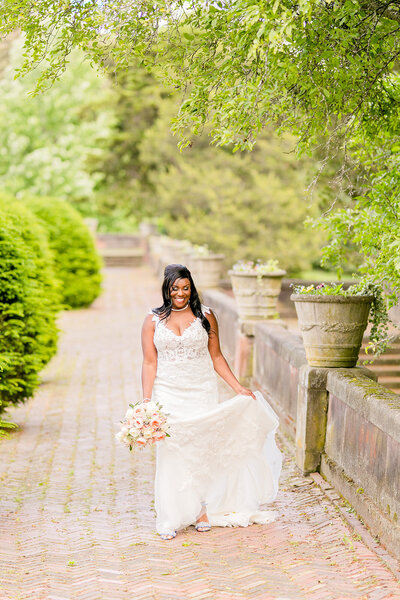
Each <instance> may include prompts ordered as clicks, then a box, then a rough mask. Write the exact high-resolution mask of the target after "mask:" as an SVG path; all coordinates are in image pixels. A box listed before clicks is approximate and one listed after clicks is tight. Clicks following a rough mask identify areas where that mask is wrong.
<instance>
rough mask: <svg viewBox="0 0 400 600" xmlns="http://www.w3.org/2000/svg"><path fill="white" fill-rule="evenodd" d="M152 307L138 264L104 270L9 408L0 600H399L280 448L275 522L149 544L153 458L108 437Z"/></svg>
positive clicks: (378, 554)
mask: <svg viewBox="0 0 400 600" xmlns="http://www.w3.org/2000/svg"><path fill="white" fill-rule="evenodd" d="M158 303H159V283H158V282H157V281H156V280H155V278H154V277H153V276H152V275H151V274H150V271H149V270H148V268H147V267H143V268H137V269H128V268H115V269H106V271H105V290H104V293H103V295H102V296H101V298H99V299H98V300H97V301H96V302H95V303H94V305H93V306H92V307H91V308H90V309H88V310H80V311H73V312H67V313H64V314H63V315H62V318H61V322H60V326H61V328H62V330H63V333H62V336H61V341H60V348H59V353H58V355H57V356H56V357H55V358H54V359H53V360H52V362H51V363H50V365H49V366H48V367H47V369H46V371H45V373H44V381H43V384H42V385H41V387H40V389H39V390H38V392H37V394H36V395H35V397H34V398H33V399H31V400H29V401H28V402H27V403H26V404H25V405H22V406H20V407H17V408H14V409H13V410H10V412H9V417H10V418H11V419H13V420H15V421H16V422H18V423H19V424H20V426H21V427H20V429H19V431H17V432H15V433H13V434H12V435H11V436H10V438H9V439H6V440H3V441H1V442H0V453H1V464H0V482H1V489H2V493H1V501H0V513H1V514H0V519H1V521H0V599H1V600H28V599H29V600H128V599H129V600H133V599H135V600H141V599H143V600H173V599H178V600H183V599H193V600H203V599H204V600H205V599H210V600H236V599H250V598H257V599H260V600H272V599H275V600H291V599H293V600H317V599H320V598H321V599H322V598H323V599H324V600H348V599H353V598H358V599H365V600H367V599H368V600H389V599H392V600H393V599H400V587H399V585H398V583H396V577H395V574H394V572H395V571H396V569H397V568H398V565H397V563H396V562H395V561H394V560H393V559H391V558H390V556H389V555H388V554H387V553H386V552H385V551H384V550H383V549H382V548H381V547H380V546H379V545H378V544H377V543H376V542H375V541H374V540H373V539H372V538H371V537H370V536H368V533H367V532H366V530H365V529H364V528H363V527H362V525H361V524H359V523H358V521H356V520H355V519H354V516H353V517H352V516H351V514H350V513H349V517H350V518H353V521H354V522H355V527H356V529H353V528H351V527H349V526H348V524H347V522H346V521H345V520H343V518H342V516H341V512H340V510H342V512H343V511H347V510H348V509H346V508H345V507H343V506H342V505H341V503H340V500H339V499H338V497H337V496H336V495H335V494H334V492H332V490H329V489H328V490H326V491H325V492H324V490H323V489H322V488H320V487H319V486H318V485H316V483H315V481H314V480H313V478H312V477H302V476H300V475H299V474H298V473H297V472H296V469H295V466H294V464H293V460H292V457H291V452H290V449H288V448H286V442H285V440H282V442H281V445H282V448H283V450H284V451H285V455H286V458H285V463H284V471H283V476H282V482H281V489H280V492H279V495H278V498H277V500H276V502H275V503H274V508H275V509H276V510H277V511H278V512H279V518H278V519H277V521H276V522H274V523H272V524H270V525H268V526H259V525H253V526H251V527H248V528H243V529H242V528H232V529H230V528H214V529H213V530H212V531H211V532H210V533H203V534H201V533H197V532H196V531H195V530H194V528H193V527H190V528H188V529H187V530H186V531H184V532H183V533H180V534H178V536H177V537H176V538H175V539H174V540H172V541H170V542H163V541H161V540H160V539H159V537H158V536H157V535H155V532H154V528H155V515H154V508H153V477H154V452H153V451H152V450H145V451H143V452H141V453H138V454H130V453H129V451H127V449H126V448H124V447H122V446H121V445H120V444H118V443H117V442H116V440H115V437H114V435H115V432H116V431H117V430H118V421H119V419H120V418H121V417H122V415H123V414H124V412H125V409H126V407H127V405H128V402H129V401H130V400H132V399H134V398H136V397H137V394H139V382H140V377H139V373H140V361H141V357H140V344H139V337H140V328H141V323H142V320H143V318H144V316H145V314H146V311H147V309H148V308H149V307H151V306H155V305H157V304H158ZM224 393H225V392H224ZM327 494H328V495H329V494H330V496H331V499H329V498H328V496H327ZM364 539H365V540H366V541H367V542H368V544H366V543H364Z"/></svg>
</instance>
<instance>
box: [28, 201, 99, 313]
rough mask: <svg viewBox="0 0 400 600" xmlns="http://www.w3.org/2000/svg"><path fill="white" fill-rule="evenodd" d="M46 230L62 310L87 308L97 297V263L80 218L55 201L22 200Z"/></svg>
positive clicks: (75, 212)
mask: <svg viewBox="0 0 400 600" xmlns="http://www.w3.org/2000/svg"><path fill="white" fill-rule="evenodd" d="M24 202H26V204H27V206H28V207H29V209H30V210H32V211H33V212H34V213H35V215H36V216H37V217H38V218H39V219H40V220H41V222H43V225H44V226H45V227H46V229H47V232H48V236H49V244H50V247H51V249H52V250H53V251H54V260H55V268H56V273H57V277H58V278H59V279H60V280H61V284H62V294H63V303H64V306H65V308H79V307H84V306H89V305H90V304H91V303H92V302H93V300H95V299H96V298H97V296H98V295H99V294H100V285H101V273H100V269H101V259H100V257H99V255H98V253H97V250H96V247H95V244H94V240H93V238H92V236H91V234H90V232H89V230H88V228H87V227H86V225H85V223H84V222H83V219H82V217H81V215H80V214H79V213H78V212H77V211H76V210H75V209H74V208H73V207H72V206H71V205H70V204H68V203H67V202H65V201H63V200H59V199H56V198H26V199H24Z"/></svg>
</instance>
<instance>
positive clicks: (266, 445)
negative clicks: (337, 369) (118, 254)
mask: <svg viewBox="0 0 400 600" xmlns="http://www.w3.org/2000/svg"><path fill="white" fill-rule="evenodd" d="M162 297H163V304H162V306H160V307H159V308H154V309H153V310H151V311H150V312H149V314H148V315H147V316H146V318H145V320H144V323H143V328H142V348H143V367H142V387H143V399H144V401H150V400H153V401H156V402H159V403H160V404H161V405H162V407H163V411H164V412H165V413H166V414H167V416H168V423H169V425H170V427H169V430H168V431H169V434H170V437H168V438H166V439H165V440H164V441H162V442H159V443H158V444H157V467H156V476H155V509H156V513H157V520H156V526H157V532H158V533H159V534H160V536H161V538H162V539H163V540H170V539H172V538H174V537H175V535H176V532H177V531H178V530H180V529H183V528H185V527H187V526H189V525H195V527H196V530H197V531H200V532H204V531H209V530H210V528H211V526H212V525H216V526H243V527H246V526H248V525H250V524H251V523H268V522H270V521H273V520H274V519H275V516H276V515H275V513H274V512H273V511H265V510H263V511H262V510H259V505H260V504H263V503H266V502H271V501H272V500H274V498H275V497H276V494H277V491H278V480H279V475H280V471H281V465H282V457H281V453H280V451H279V450H278V448H277V446H276V444H275V431H276V429H277V427H278V418H277V416H276V414H275V413H274V412H273V410H272V408H271V407H270V406H269V404H268V403H267V401H266V400H265V399H264V398H263V396H262V395H261V394H260V392H255V393H253V392H252V391H251V390H249V389H247V388H246V387H243V386H242V385H241V384H240V382H239V381H238V380H237V379H236V377H235V376H234V374H233V373H232V371H231V369H230V368H229V365H228V363H227V362H226V360H225V358H224V356H223V355H222V353H221V349H220V344H219V336H218V324H217V320H216V318H215V316H214V314H213V312H212V310H210V309H209V308H208V307H206V306H204V305H202V304H201V303H200V299H199V295H198V292H197V290H196V287H195V284H194V282H193V279H192V276H191V273H190V271H189V270H188V269H187V268H186V267H184V266H183V265H168V266H167V267H166V268H165V272H164V281H163V284H162ZM216 373H218V375H220V376H221V377H222V379H223V380H224V381H226V383H227V384H228V385H229V386H230V387H231V388H232V389H233V390H234V392H235V393H236V394H237V395H236V396H234V397H233V398H231V399H230V400H226V401H224V402H221V403H219V400H218V385H217V383H218V382H217V376H216Z"/></svg>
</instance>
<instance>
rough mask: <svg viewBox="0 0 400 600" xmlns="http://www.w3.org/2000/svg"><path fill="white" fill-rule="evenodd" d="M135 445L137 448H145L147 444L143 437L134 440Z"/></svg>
mask: <svg viewBox="0 0 400 600" xmlns="http://www.w3.org/2000/svg"><path fill="white" fill-rule="evenodd" d="M136 443H137V445H138V446H139V448H142V447H143V446H145V445H146V444H147V440H146V439H145V438H144V437H139V438H138V439H137V440H136Z"/></svg>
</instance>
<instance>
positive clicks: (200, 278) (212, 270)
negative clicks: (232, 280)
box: [188, 253, 225, 290]
mask: <svg viewBox="0 0 400 600" xmlns="http://www.w3.org/2000/svg"><path fill="white" fill-rule="evenodd" d="M188 258H189V264H190V270H191V272H192V276H193V279H194V283H195V285H196V287H198V288H199V289H201V290H206V289H210V288H216V287H218V285H219V282H220V279H221V273H222V269H223V264H224V259H225V254H211V253H210V254H207V255H204V256H196V255H195V254H190V255H189V257H188Z"/></svg>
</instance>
